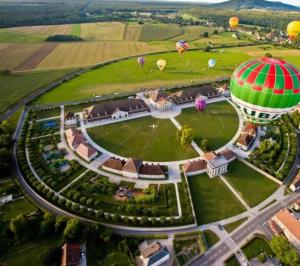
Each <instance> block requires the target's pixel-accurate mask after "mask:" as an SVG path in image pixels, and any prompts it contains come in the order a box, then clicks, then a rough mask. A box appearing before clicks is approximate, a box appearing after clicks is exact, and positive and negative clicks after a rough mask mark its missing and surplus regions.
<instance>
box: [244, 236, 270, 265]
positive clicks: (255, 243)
mask: <svg viewBox="0 0 300 266" xmlns="http://www.w3.org/2000/svg"><path fill="white" fill-rule="evenodd" d="M242 250H243V252H244V254H245V255H246V257H247V259H248V260H251V259H253V258H256V257H257V256H258V255H259V254H261V253H263V252H265V254H266V255H267V256H269V255H272V250H271V247H270V245H269V244H268V242H267V241H266V240H265V239H264V238H263V237H255V238H254V239H252V240H251V241H250V242H249V243H247V244H246V245H245V246H244V247H242Z"/></svg>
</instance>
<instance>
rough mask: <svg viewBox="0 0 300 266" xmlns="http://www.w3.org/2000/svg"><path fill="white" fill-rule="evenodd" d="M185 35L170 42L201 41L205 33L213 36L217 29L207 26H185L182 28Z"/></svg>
mask: <svg viewBox="0 0 300 266" xmlns="http://www.w3.org/2000/svg"><path fill="white" fill-rule="evenodd" d="M182 29H183V31H184V33H183V34H182V35H179V36H177V37H174V38H172V39H170V40H172V41H178V40H185V41H193V40H197V39H200V38H201V37H202V34H203V33H204V32H208V33H209V34H212V33H213V32H214V30H216V28H213V27H206V26H185V27H183V28H182Z"/></svg>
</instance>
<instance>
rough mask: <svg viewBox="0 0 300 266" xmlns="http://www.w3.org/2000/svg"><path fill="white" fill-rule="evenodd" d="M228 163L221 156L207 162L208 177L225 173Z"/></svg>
mask: <svg viewBox="0 0 300 266" xmlns="http://www.w3.org/2000/svg"><path fill="white" fill-rule="evenodd" d="M228 163H229V162H228V161H227V160H226V158H225V157H224V156H223V155H219V156H217V157H216V158H214V159H212V160H209V161H207V174H208V175H209V177H211V178H212V177H215V176H219V175H222V174H224V173H226V172H227V167H228Z"/></svg>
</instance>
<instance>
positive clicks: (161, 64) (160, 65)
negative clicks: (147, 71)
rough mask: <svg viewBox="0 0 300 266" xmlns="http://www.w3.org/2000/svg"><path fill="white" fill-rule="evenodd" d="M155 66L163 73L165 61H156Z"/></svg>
mask: <svg viewBox="0 0 300 266" xmlns="http://www.w3.org/2000/svg"><path fill="white" fill-rule="evenodd" d="M156 65H157V67H158V69H159V70H160V71H163V70H164V69H165V67H166V65H167V61H166V60H165V59H159V60H157V62H156Z"/></svg>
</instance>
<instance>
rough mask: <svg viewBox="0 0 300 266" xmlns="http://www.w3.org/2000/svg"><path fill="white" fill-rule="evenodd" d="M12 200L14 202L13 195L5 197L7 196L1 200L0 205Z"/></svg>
mask: <svg viewBox="0 0 300 266" xmlns="http://www.w3.org/2000/svg"><path fill="white" fill-rule="evenodd" d="M12 200H13V195H12V194H9V195H5V196H3V197H1V198H0V205H2V204H5V203H8V202H11V201H12Z"/></svg>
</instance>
